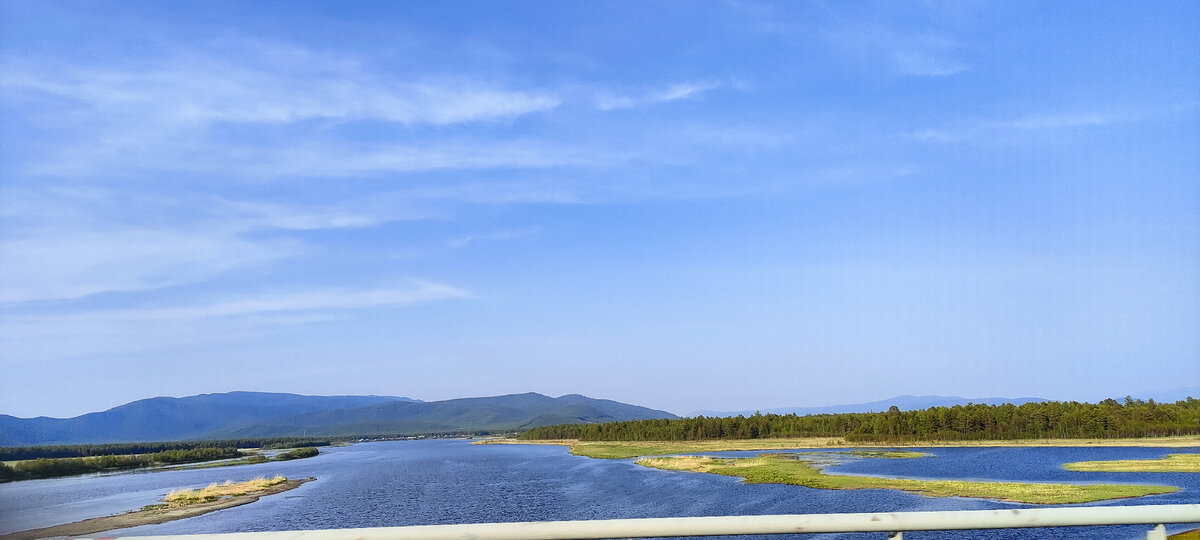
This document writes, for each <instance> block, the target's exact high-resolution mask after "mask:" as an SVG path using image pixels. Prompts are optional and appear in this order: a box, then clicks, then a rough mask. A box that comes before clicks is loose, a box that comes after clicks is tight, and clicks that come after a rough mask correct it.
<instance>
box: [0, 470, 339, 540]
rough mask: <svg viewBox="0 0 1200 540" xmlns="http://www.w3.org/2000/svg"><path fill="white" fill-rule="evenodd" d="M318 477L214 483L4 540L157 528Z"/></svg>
mask: <svg viewBox="0 0 1200 540" xmlns="http://www.w3.org/2000/svg"><path fill="white" fill-rule="evenodd" d="M312 480H316V479H315V478H299V479H295V480H289V479H287V478H284V477H282V476H276V477H274V478H263V477H259V478H255V479H253V480H248V481H245V482H236V483H235V482H233V481H232V480H230V481H226V482H225V483H222V484H210V485H209V486H208V487H205V488H200V489H178V490H173V491H171V492H170V493H168V494H167V496H166V497H164V498H163V502H161V503H158V504H151V505H147V506H144V507H142V508H141V509H140V510H134V511H131V512H127V513H124V514H118V515H115V516H107V517H99V518H92V519H85V520H82V521H76V522H74V523H67V524H64V525H55V526H52V527H44V528H40V529H31V530H28V531H21V532H15V533H9V534H4V535H0V540H32V539H34V538H50V537H58V536H82V535H87V534H94V533H98V532H103V531H110V530H113V529H124V528H128V527H137V526H140V525H155V524H159V523H166V522H168V521H175V520H177V519H184V518H189V517H194V516H199V515H202V514H207V513H209V512H215V511H217V510H223V509H225V508H233V507H235V506H241V505H244V504H250V503H252V502H254V501H257V500H258V499H259V497H265V496H267V495H274V494H276V493H283V492H284V491H288V490H292V489H295V488H298V487H300V486H301V485H303V484H304V483H305V482H309V481H312Z"/></svg>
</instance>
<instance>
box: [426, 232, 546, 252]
mask: <svg viewBox="0 0 1200 540" xmlns="http://www.w3.org/2000/svg"><path fill="white" fill-rule="evenodd" d="M536 233H537V229H511V230H502V231H492V232H489V233H484V234H471V235H466V236H459V237H457V238H453V239H451V240H450V241H449V242H447V243H448V244H449V245H450V247H454V248H461V247H466V246H467V245H469V244H473V243H476V242H496V241H503V240H516V239H518V238H525V237H527V236H529V235H532V234H536Z"/></svg>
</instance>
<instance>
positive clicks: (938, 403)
mask: <svg viewBox="0 0 1200 540" xmlns="http://www.w3.org/2000/svg"><path fill="white" fill-rule="evenodd" d="M1042 401H1050V400H1048V399H1045V398H1037V397H1021V398H1004V397H984V398H962V397H958V396H908V395H905V396H896V397H894V398H891V399H884V400H880V401H872V402H869V403H855V404H851V405H830V406H828V407H780V408H776V409H760V410H759V411H757V412H762V413H763V414H795V415H797V416H804V415H807V414H841V413H866V412H884V411H887V410H888V409H889V408H891V407H892V405H895V406H896V407H897V408H899V409H900V410H902V411H915V410H919V409H928V408H930V407H953V406H955V405H966V404H968V403H978V404H983V405H1003V404H1005V403H1012V404H1013V405H1021V404H1023V403H1040V402H1042ZM755 412H756V411H697V412H695V413H693V414H692V416H696V415H704V416H709V417H721V416H737V415H739V414H740V415H744V416H750V415H752V414H754V413H755Z"/></svg>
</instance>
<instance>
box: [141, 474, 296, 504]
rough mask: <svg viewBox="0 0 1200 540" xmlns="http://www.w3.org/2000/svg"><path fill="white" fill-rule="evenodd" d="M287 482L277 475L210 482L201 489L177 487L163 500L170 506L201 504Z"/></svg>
mask: <svg viewBox="0 0 1200 540" xmlns="http://www.w3.org/2000/svg"><path fill="white" fill-rule="evenodd" d="M284 482H287V478H284V477H282V476H276V477H274V478H265V477H262V476H260V477H258V478H255V479H253V480H247V481H245V482H237V483H234V482H233V481H232V480H226V481H225V483H223V484H216V483H213V484H209V485H208V487H205V488H200V489H176V490H172V491H171V492H170V493H167V496H166V497H164V498H163V501H164V502H166V503H167V504H168V505H170V506H186V505H189V504H199V503H206V502H213V501H218V500H221V499H223V498H225V497H239V496H241V495H246V494H247V493H253V492H256V491H263V490H265V489H267V488H269V487H271V486H275V485H278V484H282V483H284Z"/></svg>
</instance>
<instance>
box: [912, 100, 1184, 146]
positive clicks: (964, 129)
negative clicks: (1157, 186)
mask: <svg viewBox="0 0 1200 540" xmlns="http://www.w3.org/2000/svg"><path fill="white" fill-rule="evenodd" d="M1198 108H1200V106H1198V104H1197V103H1194V102H1186V103H1179V104H1175V105H1167V106H1158V107H1153V108H1136V109H1131V108H1121V109H1110V110H1091V111H1086V110H1085V111H1063V112H1043V113H1030V114H1026V115H1023V116H1018V117H1014V118H1008V119H991V120H983V119H974V120H967V121H963V122H959V123H956V124H950V125H947V126H942V127H936V128H926V129H919V130H914V131H910V132H907V133H905V134H903V136H904V137H906V138H910V139H915V140H919V141H929V142H940V143H952V142H959V141H965V140H970V139H976V138H979V137H994V136H996V135H997V134H1000V133H1022V132H1025V133H1032V132H1038V131H1054V130H1068V129H1090V128H1105V127H1110V126H1117V125H1123V124H1132V123H1137V122H1146V121H1152V120H1168V121H1172V120H1177V119H1178V118H1179V117H1180V116H1181V115H1191V114H1194V113H1195V111H1196V110H1197V109H1198Z"/></svg>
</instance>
